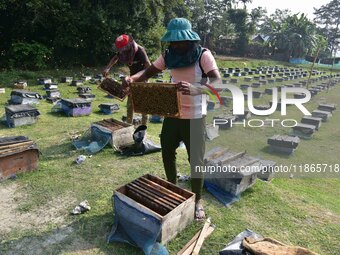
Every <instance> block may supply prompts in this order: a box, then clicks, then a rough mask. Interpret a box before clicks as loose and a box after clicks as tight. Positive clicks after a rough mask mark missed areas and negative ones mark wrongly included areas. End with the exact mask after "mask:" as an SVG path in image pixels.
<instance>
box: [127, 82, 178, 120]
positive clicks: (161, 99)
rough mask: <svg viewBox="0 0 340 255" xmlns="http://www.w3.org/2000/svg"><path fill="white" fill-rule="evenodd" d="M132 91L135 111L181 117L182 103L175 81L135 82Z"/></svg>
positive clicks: (131, 87)
mask: <svg viewBox="0 0 340 255" xmlns="http://www.w3.org/2000/svg"><path fill="white" fill-rule="evenodd" d="M130 91H131V95H132V103H133V109H134V112H137V113H142V114H152V115H159V116H164V117H176V118H178V117H180V112H181V103H180V98H179V96H178V92H177V88H176V86H175V84H174V83H144V82H135V83H132V84H131V86H130Z"/></svg>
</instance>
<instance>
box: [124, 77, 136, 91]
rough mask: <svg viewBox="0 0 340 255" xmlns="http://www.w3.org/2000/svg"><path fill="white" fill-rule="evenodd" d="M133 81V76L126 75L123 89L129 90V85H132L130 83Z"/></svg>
mask: <svg viewBox="0 0 340 255" xmlns="http://www.w3.org/2000/svg"><path fill="white" fill-rule="evenodd" d="M132 82H133V80H132V78H131V77H130V76H126V77H124V78H123V79H122V86H123V89H124V90H126V91H128V90H129V87H130V84H131V83H132Z"/></svg>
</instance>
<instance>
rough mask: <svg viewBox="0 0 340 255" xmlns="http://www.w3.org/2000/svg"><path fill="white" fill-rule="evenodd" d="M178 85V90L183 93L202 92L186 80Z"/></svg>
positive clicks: (193, 94) (194, 93)
mask: <svg viewBox="0 0 340 255" xmlns="http://www.w3.org/2000/svg"><path fill="white" fill-rule="evenodd" d="M176 87H177V89H178V91H180V92H182V94H183V95H192V96H196V95H201V94H202V92H201V91H200V90H199V89H198V88H196V87H195V86H193V85H192V84H191V83H189V82H186V81H180V82H179V83H177V84H176Z"/></svg>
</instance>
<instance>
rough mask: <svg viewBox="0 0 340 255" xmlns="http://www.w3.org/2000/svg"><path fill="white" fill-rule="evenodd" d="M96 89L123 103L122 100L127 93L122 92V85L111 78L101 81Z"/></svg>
mask: <svg viewBox="0 0 340 255" xmlns="http://www.w3.org/2000/svg"><path fill="white" fill-rule="evenodd" d="M98 89H100V90H102V91H104V92H106V93H108V94H109V95H111V96H113V97H114V98H116V99H118V100H120V101H124V99H125V98H126V96H127V95H128V93H127V92H126V91H124V90H123V86H122V84H120V83H119V82H118V81H116V80H114V79H111V78H106V79H105V80H103V81H102V82H101V83H100V84H99V85H98Z"/></svg>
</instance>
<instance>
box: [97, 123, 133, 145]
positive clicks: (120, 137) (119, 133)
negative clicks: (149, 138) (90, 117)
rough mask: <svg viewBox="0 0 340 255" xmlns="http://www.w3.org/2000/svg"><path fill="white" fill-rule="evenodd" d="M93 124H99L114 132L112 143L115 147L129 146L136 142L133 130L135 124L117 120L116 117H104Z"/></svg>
mask: <svg viewBox="0 0 340 255" xmlns="http://www.w3.org/2000/svg"><path fill="white" fill-rule="evenodd" d="M92 125H99V126H101V127H103V128H105V129H106V130H109V131H110V132H111V134H112V137H111V140H110V144H111V146H112V147H113V148H115V149H118V150H119V149H120V148H122V147H126V146H129V145H131V144H133V143H134V141H133V137H132V136H133V132H134V131H135V128H134V126H133V125H131V124H128V123H125V122H122V121H119V120H116V119H104V120H101V121H97V122H94V123H92Z"/></svg>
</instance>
